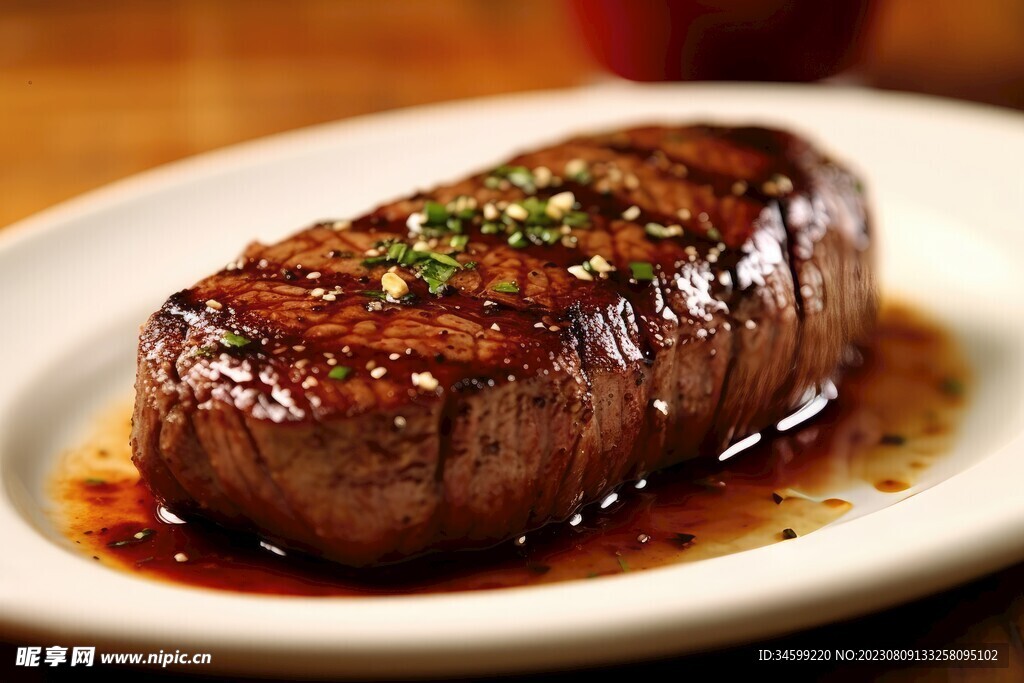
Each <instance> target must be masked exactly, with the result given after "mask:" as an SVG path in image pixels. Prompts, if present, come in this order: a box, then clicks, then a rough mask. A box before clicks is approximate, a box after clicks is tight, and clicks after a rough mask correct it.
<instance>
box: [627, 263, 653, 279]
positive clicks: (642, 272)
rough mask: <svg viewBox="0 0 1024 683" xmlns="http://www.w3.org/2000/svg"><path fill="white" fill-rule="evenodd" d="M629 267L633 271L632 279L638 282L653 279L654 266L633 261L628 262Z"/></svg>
mask: <svg viewBox="0 0 1024 683" xmlns="http://www.w3.org/2000/svg"><path fill="white" fill-rule="evenodd" d="M629 269H630V270H631V271H633V279H634V280H636V281H638V282H643V281H647V280H653V279H654V266H653V265H651V264H650V263H644V262H641V261H634V262H633V263H630V264H629Z"/></svg>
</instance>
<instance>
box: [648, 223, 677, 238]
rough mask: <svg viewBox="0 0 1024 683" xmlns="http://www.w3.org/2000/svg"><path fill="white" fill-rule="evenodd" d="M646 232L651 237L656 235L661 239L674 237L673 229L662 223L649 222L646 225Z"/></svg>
mask: <svg viewBox="0 0 1024 683" xmlns="http://www.w3.org/2000/svg"><path fill="white" fill-rule="evenodd" d="M644 232H646V233H647V234H648V235H650V236H651V237H654V238H656V239H659V240H663V239H668V238H669V237H672V231H671V230H669V229H668V228H666V227H665V226H664V225H662V224H661V223H648V224H647V225H645V226H644Z"/></svg>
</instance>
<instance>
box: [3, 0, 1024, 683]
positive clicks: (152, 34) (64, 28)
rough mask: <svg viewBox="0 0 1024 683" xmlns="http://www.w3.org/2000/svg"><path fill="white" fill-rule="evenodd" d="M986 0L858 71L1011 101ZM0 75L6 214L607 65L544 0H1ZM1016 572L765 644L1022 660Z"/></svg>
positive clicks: (882, 35)
mask: <svg viewBox="0 0 1024 683" xmlns="http://www.w3.org/2000/svg"><path fill="white" fill-rule="evenodd" d="M981 5H982V6H983V7H984V8H985V11H981V12H979V11H977V10H976V9H975V10H972V12H970V13H967V12H963V13H962V14H960V13H959V10H960V8H962V5H961V4H959V3H953V2H929V1H928V0H898V1H892V2H888V3H886V4H885V5H884V6H883V7H882V8H881V11H880V13H879V15H878V18H877V22H876V24H875V27H874V29H873V33H872V36H871V39H870V41H869V45H870V51H869V54H868V56H867V58H866V60H865V62H864V64H863V65H862V66H861V69H860V75H861V77H862V78H865V79H867V80H869V81H871V82H875V83H877V84H880V85H883V86H890V87H906V86H908V85H910V84H916V85H917V86H919V87H924V88H926V89H928V90H931V91H934V92H939V93H945V94H960V95H964V96H970V97H972V98H974V99H981V100H988V101H993V102H997V103H1002V104H1005V105H1013V106H1018V107H1024V87H1022V84H1024V9H1022V8H1024V3H1019V2H1017V1H1016V0H989V2H988V3H981ZM972 7H976V6H973V5H972ZM937 37H938V38H941V40H939V43H940V44H941V46H942V51H943V54H944V55H945V56H946V57H947V59H946V61H945V62H943V64H944V65H945V66H944V67H943V68H940V69H934V68H932V66H933V65H934V64H935V55H934V54H933V52H934V50H935V45H936V38H937ZM950 55H952V56H953V59H949V56H950ZM978 74H982V76H981V77H979V76H978ZM0 75H2V79H0V131H2V132H3V134H2V135H0V158H2V159H3V160H4V161H5V163H3V164H2V165H0V225H6V224H8V223H11V222H13V221H15V220H17V219H19V218H22V217H24V216H27V215H29V214H31V213H34V212H36V211H38V210H40V209H43V208H45V207H47V206H49V205H51V204H54V203H55V202H58V201H60V200H63V199H66V198H68V197H71V196H73V195H76V194H78V193H81V192H83V191H85V190H88V189H91V188H94V187H98V186H100V185H103V184H106V183H108V182H110V181H113V180H116V179H118V178H122V177H124V176H127V175H130V174H132V173H135V172H138V171H141V170H144V169H146V168H150V167H153V166H156V165H159V164H162V163H165V162H168V161H172V160H174V159H179V158H182V157H186V156H189V155H192V154H195V153H198V152H202V151H205V150H209V149H213V148H217V147H221V146H224V145H228V144H231V143H234V142H238V141H241V140H247V139H250V138H254V137H259V136H262V135H266V134H270V133H274V132H278V131H283V130H287V129H291V128H296V127H300V126H305V125H309V124H314V123H319V122H324V121H332V120H335V119H339V118H344V117H349V116H354V115H357V114H365V113H370V112H375V111H381V110H385V109H391V108H395V107H401V106H408V105H415V104H422V103H427V102H435V101H440V100H448V99H456V98H464V97H473V96H480V95H488V94H494V93H500V92H510V91H517V90H526V89H543V88H558V87H565V86H572V85H578V84H582V83H586V82H588V81H591V80H594V79H596V78H600V77H602V75H601V73H600V71H599V70H598V69H597V67H596V66H595V65H594V64H593V63H592V62H591V61H590V60H589V58H588V57H587V55H586V54H585V52H584V50H583V48H582V47H581V43H580V40H579V38H578V37H577V34H576V31H575V27H574V25H573V24H572V21H571V19H570V17H569V16H568V15H567V13H566V11H565V9H564V7H563V5H561V4H560V3H556V2H546V1H543V0H518V1H517V2H494V1H493V0H461V1H459V0H445V1H443V2H395V1H392V0H378V1H376V2H334V1H328V0H305V1H303V2H290V3H275V2H264V1H261V0H252V1H249V2H243V1H241V0H236V1H232V0H217V1H210V0H206V1H204V0H186V1H183V2H179V3H175V4H170V3H165V2H152V3H139V2H131V1H129V0H117V1H112V2H103V3H97V2H89V3H82V2H74V1H70V0H69V1H64V2H58V1H53V2H46V3H41V2H34V1H32V0H23V1H22V0H7V2H5V3H4V6H3V8H2V9H0ZM986 84H987V85H988V87H986ZM950 552H956V549H955V548H950ZM1022 586H1024V565H1018V566H1016V567H1013V568H1011V569H1008V570H1006V571H1003V572H1001V573H999V574H996V575H994V576H989V577H986V578H984V579H981V580H979V581H976V582H974V583H972V584H970V585H968V586H965V587H962V588H959V589H956V590H952V591H949V592H947V593H944V594H942V595H938V596H935V597H932V598H930V599H927V600H924V601H921V602H917V603H914V604H912V605H909V606H904V607H900V608H897V609H894V610H891V611H889V612H886V613H884V614H881V615H876V616H872V617H868V618H866V619H863V620H859V621H856V622H851V623H848V624H841V625H834V626H829V627H826V628H821V629H817V630H814V631H811V632H807V633H802V634H797V635H795V636H791V637H788V638H784V639H782V640H779V641H775V642H773V643H771V644H770V645H767V646H770V647H812V646H814V645H815V644H817V645H822V646H829V647H835V646H844V645H846V644H867V643H876V644H878V645H883V646H887V647H899V646H909V645H912V644H919V643H926V644H929V645H937V644H948V643H956V642H959V643H970V642H973V643H982V642H1002V643H1009V644H1010V650H1011V660H1012V661H1011V668H1010V669H1002V670H1000V669H960V670H954V669H900V668H888V669H882V670H870V673H869V670H866V669H841V668H836V667H831V668H828V667H825V668H821V669H809V668H806V667H805V668H801V669H786V670H785V671H786V675H792V674H793V673H797V674H801V673H802V674H808V673H812V672H815V673H818V674H821V675H823V676H824V677H825V678H826V679H827V680H834V681H845V680H863V679H864V678H865V677H867V676H868V675H870V676H875V675H876V674H877V675H879V676H881V677H882V679H884V680H889V681H909V680H926V681H944V680H967V681H975V680H977V681H1001V680H1024V647H1022V640H1021V630H1020V629H1021V627H1022V625H1024V595H1022V590H1021V588H1022ZM760 646H766V645H760ZM9 648H10V644H8V646H5V647H0V656H2V657H4V658H5V660H4V662H3V663H0V669H2V667H3V666H6V664H7V662H9V661H13V655H12V656H11V657H7V650H8V649H9ZM754 652H755V650H752V649H750V648H736V649H730V650H727V651H724V652H719V653H714V654H708V655H702V656H698V657H689V658H680V659H673V660H668V661H665V662H657V663H648V664H642V665H634V666H632V667H631V668H630V669H629V671H628V675H630V676H634V675H635V674H637V673H640V674H648V675H656V676H678V675H679V674H680V673H683V672H686V671H691V670H693V667H695V666H698V665H707V664H711V665H714V666H721V667H725V668H733V667H736V666H746V667H751V668H752V673H754V674H756V675H761V676H763V675H765V674H768V675H771V673H772V671H771V670H770V669H769V668H768V667H767V666H766V665H759V666H758V665H753V657H754ZM782 671H783V670H782V669H779V670H777V671H776V672H782ZM106 673H108V674H109V676H110V677H113V678H115V679H116V678H117V677H119V676H125V677H126V678H125V680H127V676H130V675H133V672H130V671H125V670H115V671H110V672H106ZM148 673H149V672H147V674H148ZM619 673H621V674H622V675H627V674H626V672H625V671H623V672H619ZM20 674H27V675H37V674H41V672H39V671H38V670H37V671H35V672H31V671H26V670H21V671H20V672H19V675H20Z"/></svg>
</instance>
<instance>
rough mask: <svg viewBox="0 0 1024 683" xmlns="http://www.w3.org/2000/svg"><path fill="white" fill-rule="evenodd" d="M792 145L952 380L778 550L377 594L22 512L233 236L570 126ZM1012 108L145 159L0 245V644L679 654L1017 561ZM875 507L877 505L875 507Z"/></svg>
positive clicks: (336, 136)
mask: <svg viewBox="0 0 1024 683" xmlns="http://www.w3.org/2000/svg"><path fill="white" fill-rule="evenodd" d="M659 120H661V121H669V122H682V121H687V120H712V121H717V122H723V123H750V122H757V123H765V124H770V125H780V126H784V127H788V128H792V129H794V130H796V131H798V132H802V133H804V134H806V135H808V136H810V137H811V138H813V139H814V140H816V141H817V142H818V143H819V144H821V145H823V146H824V147H826V148H827V149H829V150H832V152H833V153H834V154H835V155H836V156H837V157H839V158H841V159H844V160H847V161H849V162H850V163H851V164H852V165H853V166H854V167H855V168H858V169H859V170H860V172H861V173H862V174H863V176H864V177H866V178H867V180H868V187H869V191H870V194H871V196H872V201H873V204H874V206H875V213H876V216H877V218H878V223H879V224H880V227H879V230H878V233H879V236H880V241H881V247H880V252H881V254H882V256H883V258H882V264H881V268H882V279H883V282H884V288H885V292H886V294H888V295H896V296H898V297H899V298H902V299H905V300H909V301H910V302H912V303H915V304H918V305H919V306H921V307H923V308H925V309H926V310H928V311H929V312H931V313H932V314H933V315H935V316H937V317H938V318H940V319H941V320H943V321H945V322H946V323H947V324H948V325H949V326H950V327H951V328H952V329H953V330H954V331H955V332H956V333H957V334H958V336H959V337H960V339H961V341H962V342H963V344H964V345H965V347H966V349H967V352H968V356H969V359H970V360H971V362H972V363H973V366H974V370H975V373H976V375H975V384H976V388H975V390H974V395H973V397H972V400H971V402H970V407H969V408H968V413H967V416H966V420H965V423H964V426H963V429H962V432H961V438H960V441H959V444H960V445H959V446H958V447H957V448H956V449H955V452H953V453H951V454H950V455H949V456H948V457H946V458H945V459H944V460H943V463H944V464H943V465H942V466H937V467H934V468H933V469H932V470H930V471H929V473H928V474H927V475H926V479H924V480H922V481H921V482H919V484H918V485H916V486H915V487H914V488H913V489H911V490H910V491H908V492H906V494H905V495H899V496H890V497H888V498H885V497H881V498H879V497H876V498H874V499H872V500H871V501H868V502H867V503H866V504H860V505H857V507H855V511H856V514H855V515H849V516H847V517H845V518H843V520H841V521H840V522H838V523H835V524H832V525H830V526H827V527H825V528H824V529H822V530H821V531H818V532H816V533H813V534H810V535H808V536H805V537H801V538H799V539H796V540H793V541H789V542H786V543H783V544H776V545H773V546H769V547H765V548H760V549H757V550H751V551H747V552H743V553H738V554H735V555H730V556H726V557H721V558H716V559H711V560H705V561H701V562H694V563H687V564H683V565H678V566H671V567H665V568H662V569H656V570H651V571H646V572H636V573H631V574H624V575H622V576H615V577H609V578H601V579H596V580H590V581H580V582H570V583H562V584H553V585H547V586H541V587H534V588H521V589H506V590H499V591H485V592H475V593H463V594H448V595H424V596H413V597H382V598H377V597H374V598H315V599H309V598H286V597H264V596H253V595H244V594H230V593H220V592H215V591H210V590H203V589H196V588H189V587H184V586H176V585H171V584H165V583H160V582H154V581H149V580H145V579H140V578H135V577H132V576H129V575H127V574H124V573H120V572H118V571H113V570H110V569H108V568H105V567H102V566H98V565H97V564H96V563H93V562H91V561H90V560H89V559H88V558H86V557H83V556H82V555H81V554H79V553H75V552H74V551H73V550H72V549H71V548H70V547H69V546H70V542H69V541H67V540H66V539H64V538H62V537H61V536H60V534H59V533H57V532H56V530H55V528H54V526H53V525H52V524H51V522H50V521H49V517H48V511H49V509H50V508H51V506H52V503H51V502H50V501H48V500H47V497H46V494H45V490H46V489H45V481H46V477H47V475H48V473H49V472H50V471H51V470H52V468H53V466H54V463H55V462H56V458H57V457H58V455H59V453H60V451H61V449H62V448H64V447H66V446H68V445H70V444H71V443H74V439H75V438H76V436H77V435H79V434H81V433H82V430H83V429H84V428H85V426H86V425H88V421H89V418H90V416H91V415H93V414H95V412H96V411H97V409H98V408H100V407H102V406H103V405H104V404H105V403H106V402H108V401H109V400H111V399H112V398H115V397H119V396H124V395H125V394H126V393H127V391H128V388H129V386H130V385H131V381H132V373H133V367H134V348H135V342H136V333H137V325H138V324H139V323H140V322H141V321H142V320H144V319H145V317H146V315H147V314H148V313H149V312H150V311H152V310H155V309H156V308H157V307H158V306H159V304H160V303H161V302H162V301H163V299H164V298H165V296H166V295H167V294H168V293H169V292H172V291H175V290H177V289H180V288H181V287H182V286H184V285H188V284H190V283H192V282H193V281H195V280H197V279H198V278H200V277H201V276H203V275H205V274H206V273H208V272H211V271H213V270H215V269H217V268H219V267H220V266H221V265H222V264H223V263H225V262H226V261H228V260H229V259H230V258H232V257H233V256H234V255H235V254H237V253H238V252H239V251H240V249H241V247H242V246H243V245H244V244H245V243H246V242H247V241H249V240H251V239H255V238H259V239H261V240H265V241H266V240H270V241H273V240H277V239H280V238H282V237H284V236H285V235H287V234H289V233H291V232H294V231H295V230H297V229H298V228H300V227H303V226H305V225H306V224H308V223H311V222H312V221H314V220H316V219H320V218H329V217H344V216H348V215H352V214H357V213H359V212H361V211H364V210H367V209H369V208H371V207H372V206H373V205H375V204H377V203H379V202H382V201H385V200H387V199H389V198H391V197H394V196H398V195H402V194H404V193H407V192H409V191H411V190H413V189H415V188H417V187H423V186H428V185H430V184H432V183H434V182H437V181H441V180H444V179H449V178H455V177H458V176H461V175H463V174H465V173H467V172H469V171H471V170H475V169H481V168H486V167H487V166H488V164H492V163H494V162H496V161H499V160H501V159H502V158H503V157H505V156H507V155H509V154H510V153H512V152H514V151H516V150H518V149H521V148H524V147H530V146H534V145H537V144H541V143H544V142H550V141H556V140H558V139H559V138H562V137H563V136H566V135H568V134H571V133H575V132H580V131H585V130H593V129H601V128H605V127H610V126H618V125H625V124H629V123H643V122H650V121H659ZM1021 159H1024V118H1022V117H1021V116H1019V115H1016V114H1012V113H1008V112H1001V111H997V110H991V109H985V108H981V107H975V106H970V105H963V104H955V103H949V102H944V101H941V100H934V99H928V98H922V97H915V96H906V95H893V94H882V93H877V92H869V91H862V90H857V89H848V90H847V89H836V88H826V87H813V86H777V85H772V86H742V85H727V86H726V85H714V84H706V85H663V86H636V85H629V84H620V83H613V84H609V85H601V86H598V87H591V88H584V89H579V90H572V91H565V92H555V93H546V94H531V95H517V96H511V97H503V98H497V99H489V100H482V101H473V102H465V103H455V104H446V105H441V106H434V107H427V108H418V109H411V110H405V111H399V112H395V113H388V114H382V115H376V116H371V117H366V118H360V119H354V120H351V121H346V122H342V123H338V124H330V125H326V126H319V127H316V128H311V129H306V130H302V131H298V132H295V133H289V134H285V135H280V136H276V137H273V138H270V139H267V140H263V141H257V142H254V143H249V144H245V145H241V146H238V147H235V148H232V149H228V150H225V151H221V152H216V153H212V154H208V155H204V156H201V157H198V158H195V159H191V160H188V161H184V162H181V163H177V164H173V165H171V166H167V167H164V168H162V169H158V170H156V171H153V172H150V173H146V174H143V175H141V176H137V177H134V178H131V179H129V180H126V181H123V182H120V183H117V184H115V185H113V186H110V187H108V188H106V189H103V190H100V191H97V192H94V193H91V194H89V195H86V196H84V197H82V198H79V199H76V200H73V201H71V202H68V203H66V204H63V205H61V206H59V207H57V208H55V209H52V210H50V211H47V212H45V213H43V214H40V215H38V216H36V217H34V218H31V219H29V220H26V221H23V222H22V223H20V224H19V225H17V226H14V227H11V228H8V229H5V230H4V231H3V232H2V233H0V280H2V283H3V292H4V296H3V298H2V300H0V320H3V323H4V329H5V334H4V338H3V342H2V344H3V353H2V354H0V377H2V378H3V381H2V383H0V478H2V479H0V483H2V489H0V528H2V529H4V552H3V553H2V554H0V629H2V630H3V631H4V632H5V633H6V634H7V636H8V638H10V639H14V640H16V641H17V642H19V643H26V644H28V643H32V642H37V643H39V642H43V644H47V643H50V642H51V641H53V642H59V643H62V644H64V645H70V644H86V645H88V644H97V645H100V646H103V645H108V646H112V645H114V644H116V645H117V647H118V648H119V649H120V650H129V649H131V650H136V651H156V650H158V649H164V650H168V651H170V650H173V649H180V650H182V651H191V652H212V653H213V654H214V657H213V659H214V661H213V667H214V668H215V669H218V670H223V671H233V672H259V673H262V674H264V675H266V674H269V673H275V672H276V673H285V674H291V675H298V674H304V673H317V674H321V675H332V674H333V675H342V674H349V675H362V676H367V675H377V676H394V675H401V674H418V675H428V674H430V675H452V674H457V673H472V672H483V671H487V672H498V671H512V670H526V669H535V668H541V667H553V666H567V665H574V664H583V663H587V664H597V663H602V662H611V661H616V660H623V659H635V658H641V657H647V656H653V655H660V654H667V653H678V652H685V651H694V650H698V649H701V648H707V647H711V646H721V645H725V644H728V643H735V642H740V641H743V640H749V639H755V638H761V637H766V636H769V635H772V634H778V633H781V632H785V631H790V630H794V629H798V628H803V627H809V626H812V625H815V624H820V623H823V622H826V621H831V620H835V619H840V618H844V617H849V616H853V615H856V614H860V613H864V612H867V611H869V610H874V609H878V608H881V607H884V606H887V605H891V604H894V603H897V602H900V601H905V600H909V599H912V598H915V597H918V596H921V595H923V594H926V593H929V592H933V591H936V590H940V589H942V588H944V587H947V586H950V585H952V584H954V583H957V582H960V581H963V580H966V579H968V578H970V577H973V576H976V575H978V574H980V573H983V572H987V571H990V570H994V569H996V568H998V567H1000V566H1003V565H1006V564H1008V563H1010V562H1013V561H1016V560H1018V559H1020V558H1022V557H1024V496H1022V495H1020V482H1021V481H1022V480H1024V438H1022V431H1024V429H1022V426H1024V411H1022V402H1021V389H1020V387H1021V386H1022V385H1024V377H1022V375H1024V363H1022V357H1024V353H1022V344H1021V332H1022V328H1024V316H1022V315H1021V304H1020V293H1021V292H1022V291H1024V275H1022V269H1021V268H1019V267H1018V266H1017V264H1016V262H1015V257H1016V256H1017V255H1018V254H1020V253H1021V249H1022V247H1024V232H1022V231H1021V230H1020V229H1019V224H1020V220H1021V216H1024V173H1022V171H1021V167H1020V160H1021ZM879 500H881V501H882V502H879Z"/></svg>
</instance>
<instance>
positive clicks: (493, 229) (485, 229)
mask: <svg viewBox="0 0 1024 683" xmlns="http://www.w3.org/2000/svg"><path fill="white" fill-rule="evenodd" d="M499 232H501V226H500V225H498V224H497V223H491V222H487V223H484V224H483V225H481V226H480V233H481V234H483V235H496V234H498V233H499Z"/></svg>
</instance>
